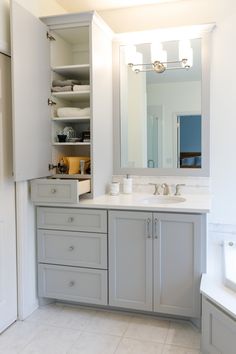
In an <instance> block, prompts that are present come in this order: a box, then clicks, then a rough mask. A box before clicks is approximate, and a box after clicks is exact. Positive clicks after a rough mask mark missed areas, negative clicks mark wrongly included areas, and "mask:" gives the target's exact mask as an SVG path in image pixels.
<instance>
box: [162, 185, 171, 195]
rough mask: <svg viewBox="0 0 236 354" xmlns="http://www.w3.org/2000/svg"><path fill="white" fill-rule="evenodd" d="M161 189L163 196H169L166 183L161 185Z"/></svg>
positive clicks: (168, 188)
mask: <svg viewBox="0 0 236 354" xmlns="http://www.w3.org/2000/svg"><path fill="white" fill-rule="evenodd" d="M161 188H163V195H169V194H170V187H169V186H168V184H167V183H162V185H161Z"/></svg>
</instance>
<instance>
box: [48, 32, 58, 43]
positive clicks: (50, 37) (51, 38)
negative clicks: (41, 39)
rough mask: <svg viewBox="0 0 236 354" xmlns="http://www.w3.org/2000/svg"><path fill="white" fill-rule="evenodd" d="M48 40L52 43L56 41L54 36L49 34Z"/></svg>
mask: <svg viewBox="0 0 236 354" xmlns="http://www.w3.org/2000/svg"><path fill="white" fill-rule="evenodd" d="M47 39H49V40H50V41H55V40H56V38H55V37H53V35H51V34H50V33H49V32H47Z"/></svg>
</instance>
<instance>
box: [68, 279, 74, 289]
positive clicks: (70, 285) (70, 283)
mask: <svg viewBox="0 0 236 354" xmlns="http://www.w3.org/2000/svg"><path fill="white" fill-rule="evenodd" d="M74 285H75V282H74V281H73V280H72V281H70V282H69V287H70V288H71V287H72V286H74Z"/></svg>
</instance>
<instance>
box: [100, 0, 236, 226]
mask: <svg viewBox="0 0 236 354" xmlns="http://www.w3.org/2000/svg"><path fill="white" fill-rule="evenodd" d="M99 14H100V15H101V16H102V17H103V18H104V20H105V21H107V23H108V24H109V25H110V26H111V27H112V29H113V30H114V31H118V32H127V31H139V30H147V29H153V28H157V27H174V26H183V25H193V24H203V23H209V22H216V26H217V27H216V29H215V31H214V35H213V45H212V63H211V159H210V163H211V184H212V193H213V203H212V212H211V213H210V217H209V221H210V222H212V223H223V224H236V217H235V214H236V158H235V157H234V153H235V152H236V138H235V136H236V118H235V117H236V112H235V111H236V109H235V106H236V104H235V102H236V98H235V97H236V94H235V93H236V66H235V65H234V58H235V56H236V47H235V43H236V1H235V0H183V1H180V2H176V3H169V4H162V5H150V6H145V7H137V8H132V9H128V8H126V9H117V10H112V11H100V12H99ZM225 63H226V64H225Z"/></svg>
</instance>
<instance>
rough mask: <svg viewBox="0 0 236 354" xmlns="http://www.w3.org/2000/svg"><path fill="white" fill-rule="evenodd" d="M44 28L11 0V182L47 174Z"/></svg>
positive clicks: (47, 70)
mask: <svg viewBox="0 0 236 354" xmlns="http://www.w3.org/2000/svg"><path fill="white" fill-rule="evenodd" d="M47 31H48V29H47V27H46V26H45V24H43V23H42V22H41V21H40V20H39V19H38V18H36V17H34V16H33V15H32V14H31V13H29V12H28V11H26V10H25V9H24V8H22V7H21V6H20V5H19V4H18V3H16V2H15V1H12V6H11V35H12V37H11V41H12V42H11V43H12V96H13V97H12V104H13V105H12V106H13V160H14V166H13V172H14V179H15V181H24V180H29V179H33V178H39V177H43V176H47V175H48V174H49V171H48V164H49V163H50V162H51V141H50V140H51V136H50V134H51V128H50V108H49V106H48V98H49V97H50V55H49V49H50V41H49V40H48V38H47Z"/></svg>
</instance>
